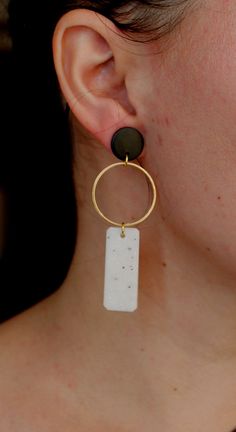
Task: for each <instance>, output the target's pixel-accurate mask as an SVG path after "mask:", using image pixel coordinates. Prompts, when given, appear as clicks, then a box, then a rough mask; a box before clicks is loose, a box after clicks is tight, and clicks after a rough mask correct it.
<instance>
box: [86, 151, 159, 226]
mask: <svg viewBox="0 0 236 432" xmlns="http://www.w3.org/2000/svg"><path fill="white" fill-rule="evenodd" d="M119 166H125V167H127V166H128V167H129V166H131V167H133V168H136V169H138V170H139V171H142V172H143V173H144V174H145V176H146V177H147V178H148V180H149V181H150V183H151V186H152V190H153V200H152V205H151V207H150V209H149V211H148V212H147V213H146V214H145V215H144V216H143V217H142V218H141V219H139V220H137V221H136V222H128V223H124V222H122V223H117V222H114V221H112V220H111V219H109V218H107V217H106V216H105V215H104V214H103V213H102V212H101V210H100V209H99V207H98V204H97V200H96V191H97V186H98V183H99V181H100V179H101V178H102V177H103V175H104V174H105V173H106V172H107V171H109V170H111V169H113V168H116V167H119ZM92 200H93V204H94V207H95V210H96V211H97V212H98V214H99V215H100V216H101V217H102V218H103V219H105V220H106V221H107V222H109V223H110V224H112V225H115V226H118V227H121V228H123V227H124V226H126V227H132V226H135V225H138V224H140V223H141V222H144V221H145V220H146V219H147V218H148V217H149V216H150V214H151V213H152V211H153V210H154V207H155V204H156V200H157V191H156V186H155V183H154V180H153V179H152V177H151V176H150V174H149V173H148V172H147V171H146V170H145V169H144V168H142V167H141V166H140V165H136V164H134V163H131V162H127V159H126V161H125V162H118V163H115V164H113V165H110V166H108V167H107V168H105V169H104V170H103V171H102V172H101V173H100V174H99V175H98V176H97V178H96V180H95V182H94V185H93V189H92Z"/></svg>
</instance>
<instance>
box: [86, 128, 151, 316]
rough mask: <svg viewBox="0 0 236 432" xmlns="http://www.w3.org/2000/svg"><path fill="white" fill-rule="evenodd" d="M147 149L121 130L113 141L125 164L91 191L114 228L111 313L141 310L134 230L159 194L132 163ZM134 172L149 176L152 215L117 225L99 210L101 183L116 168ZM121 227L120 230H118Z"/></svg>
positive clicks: (107, 293) (109, 264)
mask: <svg viewBox="0 0 236 432" xmlns="http://www.w3.org/2000/svg"><path fill="white" fill-rule="evenodd" d="M143 148H144V138H143V136H142V134H141V133H140V132H139V131H138V130H137V129H134V128H129V127H127V128H122V129H119V130H118V131H117V132H116V133H115V134H114V136H113V138H112V143H111V149H112V152H113V154H114V155H115V156H116V157H117V158H118V159H120V160H122V161H123V162H118V163H115V164H113V165H110V166H108V167H107V168H105V169H104V170H103V171H102V172H101V173H100V174H99V175H98V176H97V178H96V180H95V182H94V185H93V189H92V201H93V204H94V207H95V210H96V211H97V213H98V214H99V215H100V216H101V217H102V218H103V219H105V220H106V221H107V222H109V223H110V224H112V225H114V226H115V227H116V228H114V227H110V228H108V229H107V232H106V253H105V279H104V301H103V305H104V307H105V308H106V309H107V310H109V311H117V312H118V311H119V312H134V311H135V310H136V309H137V308H138V280H139V248H140V232H139V230H138V229H137V228H132V227H134V226H136V225H139V224H140V223H141V222H144V221H145V220H146V219H147V218H148V217H149V216H150V214H151V213H152V211H153V210H154V207H155V204H156V199H157V192H156V186H155V183H154V181H153V179H152V177H151V176H150V174H149V173H148V172H147V171H146V170H145V169H144V168H142V167H141V166H140V165H137V164H134V163H130V161H132V160H134V159H137V158H138V157H139V156H140V154H141V153H142V151H143ZM120 166H121V167H124V169H127V168H129V167H130V168H131V167H132V168H135V169H138V170H140V171H142V173H144V174H145V175H146V177H147V178H148V180H149V182H150V183H151V186H152V190H153V200H152V204H151V207H150V209H149V211H148V212H147V213H146V214H145V215H144V216H143V217H142V218H141V219H139V220H138V221H136V222H132V223H129V222H122V223H118V222H114V221H112V220H110V219H108V218H107V217H106V216H105V215H104V214H103V213H102V212H101V210H100V209H99V207H98V203H97V200H96V191H97V186H98V183H99V181H100V179H101V177H103V175H104V174H105V173H106V172H107V171H109V170H111V169H113V168H116V167H120ZM118 227H119V228H118Z"/></svg>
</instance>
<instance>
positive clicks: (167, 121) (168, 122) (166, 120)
mask: <svg viewBox="0 0 236 432" xmlns="http://www.w3.org/2000/svg"><path fill="white" fill-rule="evenodd" d="M165 123H166V125H167V126H169V124H170V120H169V119H168V117H166V118H165Z"/></svg>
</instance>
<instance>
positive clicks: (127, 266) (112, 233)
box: [104, 228, 140, 312]
mask: <svg viewBox="0 0 236 432" xmlns="http://www.w3.org/2000/svg"><path fill="white" fill-rule="evenodd" d="M139 243H140V232H139V230H138V229H137V228H125V237H124V238H122V237H121V228H109V229H108V230H107V233H106V257H105V285H104V307H105V308H106V309H107V310H110V311H117V312H134V311H135V310H136V309H137V307H138V283H139Z"/></svg>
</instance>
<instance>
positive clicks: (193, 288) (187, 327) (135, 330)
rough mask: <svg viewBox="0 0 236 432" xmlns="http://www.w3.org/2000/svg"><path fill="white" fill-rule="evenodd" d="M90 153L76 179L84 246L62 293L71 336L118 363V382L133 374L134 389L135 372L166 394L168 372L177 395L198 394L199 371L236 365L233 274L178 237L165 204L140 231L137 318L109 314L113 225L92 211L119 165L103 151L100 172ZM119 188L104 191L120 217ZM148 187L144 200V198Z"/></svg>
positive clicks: (82, 160)
mask: <svg viewBox="0 0 236 432" xmlns="http://www.w3.org/2000/svg"><path fill="white" fill-rule="evenodd" d="M83 150H84V147H83V146H81V151H80V155H79V157H78V161H79V162H78V161H77V162H78V163H79V165H80V166H79V167H78V168H77V172H78V177H76V180H75V181H76V188H77V191H79V193H78V196H77V201H78V208H79V211H78V239H77V245H76V250H75V254H74V258H73V262H72V264H71V267H70V271H69V273H68V276H67V278H66V280H65V282H64V284H63V286H62V287H61V289H60V290H59V291H60V293H59V297H60V299H61V302H60V305H61V308H62V311H63V322H64V323H66V324H65V331H67V330H66V329H68V334H70V338H72V340H73V344H74V346H76V345H78V346H79V345H81V339H82V340H83V341H85V345H86V346H87V348H86V349H87V350H89V349H90V348H89V347H91V350H92V351H91V354H92V356H94V358H96V355H97V356H98V358H100V357H101V356H103V357H104V358H105V359H106V361H107V362H108V364H109V362H112V364H113V365H114V371H115V372H114V371H113V372H114V374H115V375H116V376H118V375H117V374H118V372H117V371H118V370H119V369H121V370H122V371H124V368H125V371H126V374H127V377H129V385H131V383H130V380H131V379H132V378H130V377H132V376H133V375H132V374H133V371H134V370H135V371H136V370H137V371H138V373H139V377H140V382H139V384H137V383H136V384H135V385H136V386H137V385H138V386H142V385H144V383H145V385H147V383H149V384H148V385H150V387H151V388H153V386H155V385H156V386H157V387H158V388H160V386H161V385H162V384H161V383H162V382H163V376H165V373H166V374H168V382H172V383H173V386H174V388H177V387H178V386H180V387H181V386H183V385H186V386H188V388H190V387H191V388H196V386H197V387H198V386H199V381H198V380H199V372H197V371H199V367H200V368H203V369H204V370H205V371H206V373H207V370H208V366H211V367H212V365H214V367H215V368H222V370H223V368H224V367H225V365H226V363H227V364H232V365H233V364H234V362H235V360H236V345H235V340H236V326H235V310H236V290H235V277H233V275H232V276H230V275H228V274H227V275H226V274H225V273H224V272H223V270H221V269H220V267H219V266H218V267H217V266H216V264H215V263H214V262H211V261H210V260H209V258H208V257H207V255H206V254H207V252H206V254H205V253H204V252H202V251H199V250H198V249H197V247H195V245H194V244H193V243H192V242H191V241H189V240H188V239H186V238H183V237H181V236H179V235H178V233H176V232H174V229H173V227H172V226H171V224H169V223H168V218H166V217H165V216H163V213H164V212H163V209H161V205H160V204H161V203H159V206H157V208H156V210H155V211H154V213H153V214H152V216H151V217H150V219H149V220H148V221H146V222H145V223H144V224H143V225H142V226H140V227H139V229H140V232H141V244H140V248H141V250H140V282H139V306H138V309H137V310H136V311H135V312H133V313H122V312H108V311H107V310H106V309H104V307H103V282H104V259H105V257H104V251H105V231H106V229H107V227H108V226H106V224H105V223H104V221H103V220H101V219H100V218H99V216H98V215H97V213H96V212H95V210H94V208H93V206H92V202H91V189H92V184H93V181H94V179H95V178H96V175H97V174H98V173H99V172H100V171H101V169H103V168H104V167H105V166H108V165H109V164H110V163H113V162H114V159H113V158H112V160H111V156H110V155H109V153H108V152H106V151H105V150H104V153H103V152H102V151H101V150H100V159H96V163H94V164H93V165H92V164H91V163H90V162H91V161H92V160H93V159H94V155H92V154H91V155H89V150H88V147H87V148H86V157H85V155H84V154H83ZM90 156H91V157H90ZM113 181H114V183H111V181H110V182H107V183H106V182H104V184H103V185H102V186H101V187H102V190H101V195H100V196H101V197H105V198H106V200H104V205H107V206H108V207H107V209H106V211H107V212H108V213H109V211H110V212H111V213H112V212H113V211H114V207H112V205H113V206H115V204H114V201H113V204H112V205H111V208H109V202H110V201H111V199H110V197H112V196H113V195H114V190H116V189H115V187H114V185H115V184H116V182H117V183H118V182H120V181H121V179H120V178H114V179H113ZM128 184H129V183H128ZM143 187H144V186H142V185H141V184H140V189H138V191H139V193H138V196H142V194H143V193H144V191H143V190H142V188H143ZM140 190H141V192H140ZM145 193H146V192H145ZM122 196H123V195H122ZM122 196H121V197H120V201H121V200H122ZM101 199H102V198H101ZM105 201H106V203H105ZM115 201H117V197H115ZM137 201H138V199H137V200H136V199H135V200H133V201H132V203H136V202H137ZM127 202H128V201H126V203H127ZM133 207H134V208H131V209H128V211H130V215H131V214H132V212H133V211H134V212H135V211H136V210H137V209H136V204H134V206H133ZM60 310H61V309H60ZM78 331H80V334H81V339H80V337H78ZM88 340H89V341H90V343H89V344H88V343H87V341H88ZM194 370H196V374H194ZM228 370H229V369H228ZM113 372H110V373H111V374H113ZM204 377H205V375H203V378H202V380H203V381H202V385H204ZM205 378H206V377H205ZM114 379H115V378H114ZM111 381H112V382H114V380H112V379H111ZM133 384H134V383H132V385H133Z"/></svg>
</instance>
